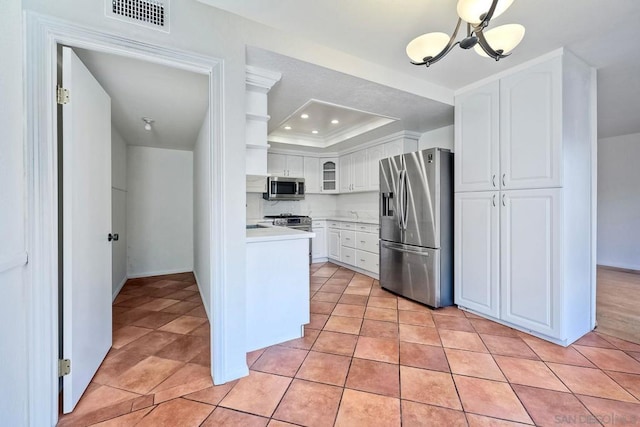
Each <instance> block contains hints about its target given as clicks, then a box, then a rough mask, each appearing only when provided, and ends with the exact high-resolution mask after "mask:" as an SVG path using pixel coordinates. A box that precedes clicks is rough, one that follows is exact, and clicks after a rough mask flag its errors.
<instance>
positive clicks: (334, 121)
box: [331, 119, 340, 125]
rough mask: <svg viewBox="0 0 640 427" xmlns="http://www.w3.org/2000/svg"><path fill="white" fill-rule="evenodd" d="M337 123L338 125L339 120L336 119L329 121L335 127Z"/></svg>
mask: <svg viewBox="0 0 640 427" xmlns="http://www.w3.org/2000/svg"><path fill="white" fill-rule="evenodd" d="M338 123H340V120H337V119H333V120H331V124H334V125H337V124H338Z"/></svg>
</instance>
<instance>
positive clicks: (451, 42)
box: [410, 18, 462, 67]
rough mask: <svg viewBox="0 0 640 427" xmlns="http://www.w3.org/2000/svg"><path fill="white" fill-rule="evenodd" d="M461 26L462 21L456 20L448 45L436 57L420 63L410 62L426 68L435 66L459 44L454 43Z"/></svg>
mask: <svg viewBox="0 0 640 427" xmlns="http://www.w3.org/2000/svg"><path fill="white" fill-rule="evenodd" d="M461 24H462V19H460V18H458V23H457V24H456V28H455V30H454V31H453V34H452V35H451V37H450V38H449V43H447V45H446V46H445V47H444V49H442V50H441V51H440V53H438V54H437V55H436V56H433V57H431V58H429V59H428V60H425V61H422V62H413V61H410V62H411V63H412V64H413V65H426V66H427V67H428V66H429V65H431V64H435V63H436V62H438V61H440V60H441V59H442V58H444V57H445V56H446V55H447V54H448V53H449V52H451V49H453V47H454V46H455V45H457V44H460V42H456V41H455V40H456V37H457V36H458V31H459V30H460V25H461Z"/></svg>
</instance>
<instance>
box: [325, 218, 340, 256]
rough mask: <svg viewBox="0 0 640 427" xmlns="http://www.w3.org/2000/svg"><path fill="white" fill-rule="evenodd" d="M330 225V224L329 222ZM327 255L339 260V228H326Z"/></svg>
mask: <svg viewBox="0 0 640 427" xmlns="http://www.w3.org/2000/svg"><path fill="white" fill-rule="evenodd" d="M329 227H331V224H329ZM327 251H328V253H327V256H328V257H329V259H334V260H338V261H340V229H338V228H329V229H327Z"/></svg>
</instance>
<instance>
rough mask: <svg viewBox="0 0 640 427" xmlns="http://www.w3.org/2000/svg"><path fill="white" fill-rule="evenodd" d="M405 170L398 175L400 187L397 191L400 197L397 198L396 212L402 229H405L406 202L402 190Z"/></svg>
mask: <svg viewBox="0 0 640 427" xmlns="http://www.w3.org/2000/svg"><path fill="white" fill-rule="evenodd" d="M404 172H405V171H404V170H401V171H400V174H399V175H398V189H397V191H396V193H398V198H397V199H396V212H397V213H398V227H400V229H401V230H402V229H403V228H402V225H403V221H402V217H403V215H404V210H403V209H402V207H403V204H404V200H403V196H404V193H403V192H402V183H403V179H404Z"/></svg>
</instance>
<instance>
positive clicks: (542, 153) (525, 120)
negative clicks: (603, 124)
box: [500, 58, 562, 190]
mask: <svg viewBox="0 0 640 427" xmlns="http://www.w3.org/2000/svg"><path fill="white" fill-rule="evenodd" d="M561 66H562V65H561V58H556V59H554V60H552V61H549V62H546V63H544V64H540V65H537V66H535V67H532V68H531V69H529V70H526V71H523V72H520V73H516V74H514V75H512V76H509V77H506V78H504V79H502V80H501V81H500V141H501V145H500V149H501V154H500V155H501V160H500V162H501V163H500V164H501V168H502V174H504V184H503V187H502V188H503V189H507V190H512V189H526V188H546V187H559V186H561V185H562V181H561V176H560V173H561V171H560V161H561V159H560V155H561V148H562V147H561V145H562V78H561V72H562V70H561ZM500 178H501V181H502V178H503V177H502V176H501V177H500Z"/></svg>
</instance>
